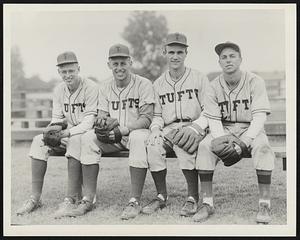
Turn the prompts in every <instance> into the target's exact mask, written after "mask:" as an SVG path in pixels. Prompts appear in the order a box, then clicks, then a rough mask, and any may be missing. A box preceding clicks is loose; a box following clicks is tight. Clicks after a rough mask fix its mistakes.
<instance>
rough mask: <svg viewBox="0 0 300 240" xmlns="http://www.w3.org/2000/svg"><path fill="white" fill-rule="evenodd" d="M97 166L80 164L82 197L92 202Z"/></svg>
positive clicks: (94, 192)
mask: <svg viewBox="0 0 300 240" xmlns="http://www.w3.org/2000/svg"><path fill="white" fill-rule="evenodd" d="M98 173H99V164H91V165H85V164H82V175H83V189H84V197H85V198H86V199H87V200H88V201H90V202H93V200H94V197H95V195H96V190H97V178H98Z"/></svg>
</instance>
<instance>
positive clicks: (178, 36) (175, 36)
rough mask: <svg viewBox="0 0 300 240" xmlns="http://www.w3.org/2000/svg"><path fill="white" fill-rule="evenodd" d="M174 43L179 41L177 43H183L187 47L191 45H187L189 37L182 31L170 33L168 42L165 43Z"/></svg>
mask: <svg viewBox="0 0 300 240" xmlns="http://www.w3.org/2000/svg"><path fill="white" fill-rule="evenodd" d="M173 43H177V44H181V45H184V46H186V47H188V46H189V45H187V39H186V36H185V35H184V34H182V33H178V32H176V33H170V34H168V36H167V40H166V44H165V45H170V44H173Z"/></svg>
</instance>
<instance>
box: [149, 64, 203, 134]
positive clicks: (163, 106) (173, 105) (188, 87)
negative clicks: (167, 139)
mask: <svg viewBox="0 0 300 240" xmlns="http://www.w3.org/2000/svg"><path fill="white" fill-rule="evenodd" d="M207 83H208V79H207V77H206V76H205V75H204V74H202V73H200V72H198V71H196V70H194V69H191V68H186V70H185V73H184V74H183V76H182V77H181V79H179V80H178V81H177V82H175V81H173V80H172V79H171V76H170V73H169V71H166V72H165V73H163V74H162V75H161V76H160V77H159V78H158V79H157V80H156V81H155V82H154V84H153V85H154V92H155V105H154V118H153V122H152V124H151V127H152V126H154V125H158V126H159V127H160V128H162V127H163V126H164V125H169V124H171V123H172V122H174V121H176V120H178V119H189V120H191V121H194V120H196V119H198V118H199V116H200V114H201V111H203V107H204V101H203V100H204V92H205V88H206V85H207Z"/></svg>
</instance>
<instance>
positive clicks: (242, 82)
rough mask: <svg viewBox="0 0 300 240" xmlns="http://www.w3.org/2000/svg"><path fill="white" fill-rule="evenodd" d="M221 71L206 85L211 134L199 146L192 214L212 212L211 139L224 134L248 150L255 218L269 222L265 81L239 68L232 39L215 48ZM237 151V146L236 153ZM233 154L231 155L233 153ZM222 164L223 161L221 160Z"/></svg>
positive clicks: (269, 152) (214, 159) (269, 164)
mask: <svg viewBox="0 0 300 240" xmlns="http://www.w3.org/2000/svg"><path fill="white" fill-rule="evenodd" d="M215 51H216V53H217V55H218V56H219V64H220V66H221V68H222V70H223V73H222V74H221V75H219V76H218V77H217V78H216V79H214V80H213V81H212V82H211V83H210V84H209V86H208V88H207V91H206V97H205V102H204V109H205V113H204V115H205V116H206V117H207V118H208V119H209V120H208V121H209V128H210V131H211V133H210V134H208V135H207V136H206V137H205V138H204V140H203V141H201V143H200V145H199V148H198V156H199V157H198V158H197V161H196V165H197V169H198V172H199V176H200V181H201V189H202V191H203V204H202V206H200V208H199V211H198V212H197V213H196V214H195V215H194V216H193V219H194V221H197V222H199V221H203V220H205V219H207V218H208V217H209V216H210V215H212V214H213V213H214V205H213V194H212V179H213V173H214V169H215V166H216V164H217V162H218V160H219V158H218V157H217V156H216V155H215V154H213V153H212V148H215V147H218V146H213V144H212V142H213V139H217V138H220V137H222V136H224V135H225V134H229V135H230V136H232V135H234V136H236V137H238V138H239V140H241V141H242V142H243V145H245V146H246V147H247V148H248V149H249V150H250V152H251V155H252V158H253V162H254V168H255V169H256V173H257V179H258V188H259V211H258V214H257V218H256V221H257V222H258V223H265V224H266V223H269V222H270V220H271V218H270V184H271V172H272V170H273V168H274V153H273V152H272V149H271V147H270V144H269V142H268V138H267V136H266V134H265V132H264V123H265V121H266V117H267V114H270V105H269V100H268V96H267V91H266V87H265V83H264V80H263V79H262V78H260V77H259V76H257V75H256V74H254V73H251V72H248V71H242V70H240V64H241V62H242V57H241V50H240V48H239V46H238V45H237V44H235V43H232V42H225V43H220V44H218V45H217V46H216V47H215ZM238 151H239V150H238V149H236V152H238ZM232 156H233V155H232ZM224 165H225V163H224Z"/></svg>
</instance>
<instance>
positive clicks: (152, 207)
mask: <svg viewBox="0 0 300 240" xmlns="http://www.w3.org/2000/svg"><path fill="white" fill-rule="evenodd" d="M167 199H168V198H167ZM167 199H165V198H164V197H163V195H161V194H158V195H157V197H156V198H155V199H153V200H152V201H151V202H150V203H149V204H147V205H146V206H145V207H143V209H142V213H144V214H152V213H154V212H156V211H158V210H159V209H163V208H165V207H166V206H167Z"/></svg>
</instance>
